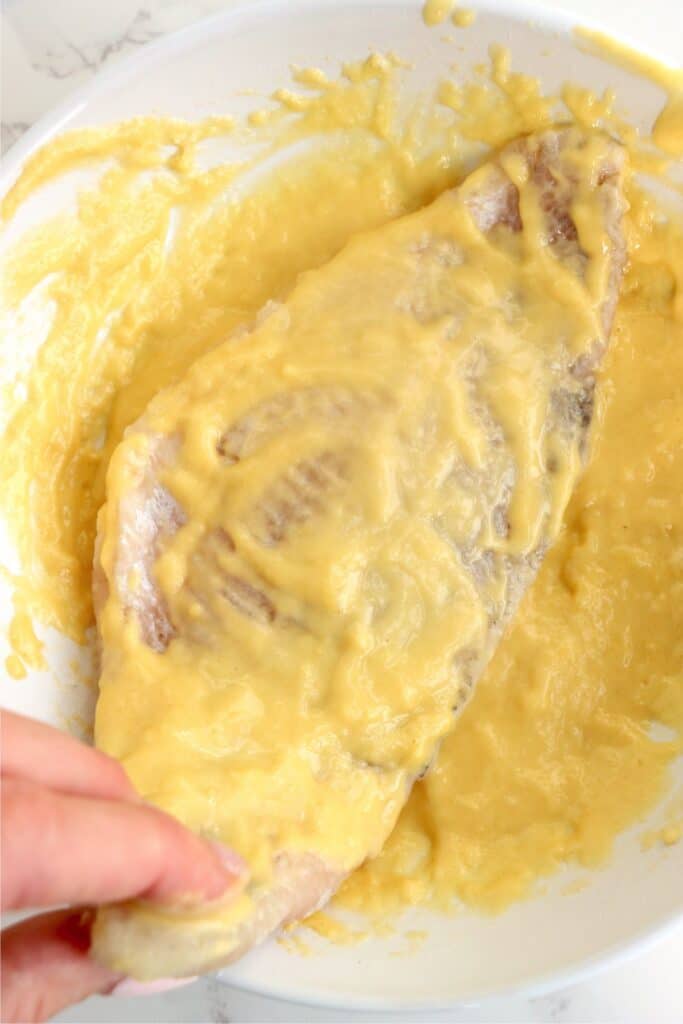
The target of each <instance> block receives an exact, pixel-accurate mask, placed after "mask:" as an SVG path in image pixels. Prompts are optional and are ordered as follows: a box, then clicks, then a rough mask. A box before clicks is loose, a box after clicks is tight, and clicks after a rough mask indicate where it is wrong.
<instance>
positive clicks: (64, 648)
mask: <svg viewBox="0 0 683 1024" xmlns="http://www.w3.org/2000/svg"><path fill="white" fill-rule="evenodd" d="M477 6H478V9H479V14H478V17H477V20H476V22H475V24H474V25H473V26H472V27H471V28H469V29H468V30H467V34H466V35H463V36H462V42H463V43H464V44H465V47H466V52H464V53H462V52H461V53H458V60H459V62H460V63H461V65H462V69H463V71H466V69H467V67H468V66H470V65H474V64H476V63H478V62H480V61H482V60H484V59H485V58H486V53H487V49H488V46H489V44H490V43H492V42H502V43H504V44H505V45H507V46H509V47H510V49H511V51H512V57H513V65H514V67H515V68H516V69H520V70H524V71H526V72H529V73H531V74H534V75H537V76H539V77H540V78H541V80H542V82H543V84H544V86H545V87H546V88H547V89H555V88H557V87H558V86H559V85H560V84H561V83H562V81H563V80H565V79H566V78H571V79H572V80H574V81H580V82H582V83H584V84H586V85H587V86H589V87H591V88H593V89H599V90H600V89H602V88H604V87H606V86H611V87H613V88H614V89H615V90H616V92H617V95H618V98H619V104H620V106H621V107H622V108H625V109H626V111H628V113H629V116H630V118H631V119H632V120H633V122H634V123H635V124H637V125H640V126H642V127H647V126H648V125H649V124H650V122H651V120H652V117H653V115H654V114H655V113H656V112H657V111H658V109H659V107H660V105H661V98H662V97H661V94H660V93H659V91H658V90H657V89H656V88H655V87H654V86H652V85H651V84H649V83H648V82H644V81H642V80H640V79H638V78H637V77H635V76H634V75H632V74H630V73H629V72H627V71H624V70H620V69H617V68H615V67H613V66H610V65H608V64H606V63H604V62H603V61H602V60H600V59H598V58H596V57H592V56H588V55H587V54H585V53H581V52H580V51H579V50H578V49H577V48H576V46H575V44H574V41H573V39H572V28H573V20H572V19H571V18H569V17H567V16H564V15H558V14H556V13H553V14H550V13H548V12H543V11H541V10H539V9H536V8H532V7H527V6H525V5H523V4H521V3H512V2H510V3H498V2H495V0H490V2H486V3H482V4H478V5H477ZM419 10H420V8H419V4H418V3H417V2H414V0H375V2H373V3H364V2H359V0H338V2H337V3H331V2H326V0H316V2H309V0H276V2H271V3H264V4H257V5H253V4H251V5H249V6H246V7H243V8H236V9H233V10H230V11H228V12H226V13H225V14H222V15H219V16H218V17H215V18H211V19H209V20H207V21H204V22H202V23H200V24H198V25H196V26H194V27H192V28H190V29H188V30H185V31H183V32H180V33H179V34H177V35H175V36H172V37H169V38H167V39H165V40H163V41H161V42H159V43H156V44H153V45H151V46H148V47H146V48H145V49H144V50H143V51H142V52H140V53H139V54H137V55H135V56H133V57H132V58H131V59H129V60H127V61H124V62H122V63H120V64H118V65H116V66H115V67H114V68H113V69H112V70H110V71H107V72H105V73H103V74H100V75H99V76H98V77H97V78H96V79H95V80H94V81H93V82H92V83H91V84H89V85H88V86H87V87H86V88H85V89H83V90H81V92H80V93H79V94H77V96H75V97H74V98H73V99H72V100H70V101H69V102H68V103H66V104H64V105H62V106H61V107H60V108H59V109H58V110H57V111H55V112H54V113H53V114H52V115H50V116H49V117H47V118H45V119H43V121H41V122H40V123H39V124H38V125H37V126H36V127H35V128H34V129H33V130H32V131H31V132H29V133H28V135H27V136H26V137H25V138H24V139H23V140H22V141H21V142H20V143H19V144H18V145H17V146H15V147H14V149H13V150H12V151H11V152H10V154H9V156H8V158H7V160H6V162H5V167H4V174H3V181H2V191H4V189H5V188H6V187H7V186H8V185H9V183H10V182H11V180H12V179H13V178H14V177H15V176H16V174H17V172H18V169H19V167H20V166H21V164H22V163H23V161H24V160H25V158H26V157H27V156H28V155H29V154H30V153H31V152H32V151H33V150H34V149H35V148H36V147H38V146H39V145H40V144H42V143H43V142H45V141H46V140H48V139H49V138H51V137H52V136H54V135H55V134H57V133H58V132H60V131H63V130H64V129H67V128H73V127H78V126H83V125H90V124H101V123H104V122H107V121H112V120H118V119H122V118H127V117H131V116H133V115H139V114H149V113H168V114H173V115H176V116H181V117H187V118H197V117H199V116H201V115H203V114H205V113H208V112H216V111H220V112H231V111H235V110H243V109H244V106H245V104H246V103H248V102H249V101H248V100H247V99H245V98H244V96H241V97H237V96H236V95H235V93H236V92H237V90H244V88H245V87H247V86H249V87H252V88H254V89H256V90H258V91H259V92H261V93H268V92H269V91H271V90H272V89H273V88H275V87H277V86H278V85H280V84H282V83H283V82H285V81H286V80H287V77H288V68H289V66H290V64H292V63H296V64H300V65H304V66H305V65H309V64H312V63H313V64H317V65H322V66H323V67H325V68H327V69H329V70H330V71H331V72H334V71H335V70H336V69H337V68H338V65H339V63H340V62H341V61H344V60H351V59H357V58H358V57H359V56H362V55H364V54H365V53H367V52H368V50H369V49H373V48H377V49H381V50H388V49H393V50H395V51H396V52H397V53H398V54H400V55H401V56H402V57H404V58H406V59H408V60H410V61H412V62H413V63H414V65H415V68H416V72H415V73H414V74H413V75H412V76H411V78H412V81H413V83H414V85H416V86H420V87H424V86H425V85H426V84H429V83H430V82H434V81H436V79H437V78H438V77H439V76H440V75H442V74H444V73H445V72H446V71H447V68H448V63H449V61H450V60H452V59H453V53H452V50H451V49H450V48H449V47H446V46H444V45H443V44H442V43H441V42H440V34H441V33H440V32H439V30H436V31H435V30H428V29H427V28H425V27H423V26H422V24H421V20H420V17H419ZM676 17H677V16H676V14H675V13H674V11H673V9H672V26H671V27H672V30H673V29H674V28H675V24H674V23H675V19H676ZM674 45H675V46H679V47H680V39H678V40H675V41H674ZM680 56H681V54H674V55H673V57H674V59H675V58H677V57H678V58H680ZM669 59H670V60H671V55H669ZM67 199H68V195H67V192H66V191H65V190H64V189H60V188H56V189H55V188H52V187H51V188H50V189H48V190H46V191H45V193H44V194H43V195H42V196H41V197H40V198H39V200H38V201H37V202H34V203H33V204H31V205H30V206H29V208H28V209H27V211H26V213H25V214H23V215H22V217H20V218H19V221H18V224H17V229H20V228H21V227H22V226H25V224H26V223H27V219H28V218H30V219H31V220H35V219H36V218H40V217H42V216H45V215H46V214H48V213H52V212H54V210H55V208H56V207H57V206H58V205H60V204H61V203H62V202H64V201H65V200H67ZM14 234H15V229H12V231H11V232H10V235H9V238H10V240H11V237H12V236H13V235H14ZM0 525H1V524H0ZM0 560H1V561H3V562H4V561H10V562H11V560H12V552H11V550H10V549H9V547H8V545H7V544H5V545H4V547H3V546H2V544H1V536H0ZM0 600H2V601H4V604H2V605H0V614H1V615H2V618H3V619H4V620H5V621H6V619H7V617H8V614H9V609H8V602H7V595H6V594H4V595H3V594H0ZM47 641H48V651H49V660H50V664H51V666H52V667H57V668H58V674H59V676H60V677H61V678H62V679H64V677H65V674H66V672H67V668H66V666H67V664H68V662H69V661H70V660H71V659H72V658H73V653H74V651H73V648H72V647H71V645H69V644H68V643H67V642H66V641H64V640H63V639H62V638H61V637H59V636H55V635H50V636H47ZM4 653H5V652H4V651H2V650H0V655H1V656H3V657H4ZM0 664H1V662H0ZM1 685H2V701H3V703H4V704H5V705H7V706H11V707H14V708H15V709H17V710H21V711H24V712H27V713H29V714H33V715H35V716H37V717H40V718H43V719H45V720H47V721H54V722H60V721H63V720H64V717H65V716H66V717H68V716H70V715H72V714H73V713H74V711H76V712H78V713H81V714H90V713H91V710H92V695H91V694H90V693H89V692H88V691H87V690H85V688H83V687H80V686H79V685H78V684H77V683H75V682H74V684H73V685H71V686H66V687H65V686H64V685H63V684H62V685H61V686H58V685H57V684H55V683H54V681H53V677H52V675H51V674H50V673H49V672H42V673H38V672H36V673H33V674H32V675H31V676H30V677H29V678H28V679H27V680H25V681H22V683H21V684H17V683H16V682H14V681H11V680H6V679H3V680H2V682H1ZM678 781H679V782H680V781H683V765H680V766H679V771H678ZM660 817H661V811H660V815H659V817H658V815H657V812H654V814H653V818H652V822H653V823H657V824H659V823H660ZM642 829H643V826H640V827H639V828H638V829H637V830H634V831H633V833H631V834H627V835H624V836H623V837H621V839H620V840H619V842H618V844H617V848H616V851H615V854H614V857H613V859H612V861H611V863H610V864H609V866H608V867H607V868H606V869H604V870H602V871H599V872H596V873H594V874H592V875H591V876H590V884H589V885H588V886H587V888H585V889H584V890H583V891H580V892H576V893H574V894H573V895H567V894H566V893H565V892H564V890H566V888H567V884H568V882H570V881H572V880H573V879H575V878H576V877H577V872H576V871H574V870H569V869H567V870H566V871H564V872H562V873H560V874H559V875H558V876H556V877H555V878H554V879H552V880H551V882H550V883H549V884H548V886H547V888H546V891H545V893H544V894H543V895H542V896H539V897H538V898H536V899H533V900H530V901H528V902H524V903H520V904H518V905H517V906H514V907H513V908H512V909H511V910H509V911H508V912H507V913H505V914H503V915H501V916H498V917H485V916H478V915H475V914H472V913H460V914H458V915H457V916H454V917H440V916H435V915H432V914H428V913H426V912H417V911H416V912H414V913H411V914H409V915H406V918H405V919H404V921H403V922H402V929H403V931H405V930H408V929H424V930H426V931H427V933H428V937H427V939H426V940H425V942H424V943H423V944H422V945H420V946H419V947H418V948H417V949H415V950H414V951H412V952H411V953H409V954H407V953H405V950H406V947H407V946H408V945H409V943H408V941H407V940H406V938H405V936H404V935H403V931H402V930H399V932H398V933H397V934H396V935H395V936H393V937H391V938H389V939H375V940H372V941H369V942H367V943H366V944H363V945H361V946H359V947H333V946H327V945H325V944H324V943H322V942H321V943H319V944H317V946H316V954H315V955H314V956H311V957H301V956H298V955H295V954H293V953H290V952H287V951H286V949H284V948H282V947H281V946H278V945H276V944H275V943H271V944H269V945H267V946H266V947H264V948H263V949H261V950H259V951H257V952H255V953H254V954H252V955H250V956H249V957H247V958H246V959H245V960H243V961H242V962H241V963H239V964H237V965H236V966H234V967H233V968H231V969H230V970H229V971H226V972H225V976H226V980H229V981H230V983H231V984H233V985H236V986H239V987H243V988H245V989H250V990H254V991H258V992H261V993H264V994H269V995H273V996H279V997H283V998H286V999H291V1000H295V1001H299V1002H308V1003H321V1004H332V1005H338V1006H345V1007H348V1008H351V1007H364V1008H366V1009H371V1008H377V1009H378V1008H384V1009H386V1008H389V1007H395V1008H399V1007H400V1008H404V1009H407V1008H409V1007H412V1008H418V1007H423V1008H426V1007H432V1008H435V1007H437V1006H445V1005H453V1004H455V1003H459V1002H465V1001H470V1000H475V999H476V1000H479V999H481V998H484V997H486V996H489V995H493V994H499V993H502V992H506V991H507V992H512V991H524V992H525V993H526V994H535V993H539V992H541V991H544V990H547V989H550V988H553V987H556V986H559V985H561V984H566V983H567V982H569V981H572V980H576V979H578V978H579V977H581V976H583V975H585V974H587V973H589V972H591V971H593V970H595V969H596V968H597V967H598V966H600V965H605V964H606V963H608V962H613V961H614V959H615V958H616V957H618V956H622V955H625V954H627V953H629V952H634V951H636V950H642V948H643V947H644V945H645V944H646V943H647V942H649V941H652V940H653V939H654V938H655V937H656V935H658V934H661V933H662V932H663V931H664V930H665V929H666V928H667V926H668V925H670V924H673V922H674V921H675V920H676V919H679V918H680V917H681V916H682V915H683V886H682V885H681V878H682V877H683V844H679V845H678V846H674V847H672V848H670V849H667V850H662V849H654V850H652V851H650V852H648V853H647V854H644V853H642V852H641V850H640V844H639V841H638V836H639V835H640V833H641V832H642ZM400 950H403V951H404V955H402V956H399V957H397V956H396V955H395V954H396V951H400Z"/></svg>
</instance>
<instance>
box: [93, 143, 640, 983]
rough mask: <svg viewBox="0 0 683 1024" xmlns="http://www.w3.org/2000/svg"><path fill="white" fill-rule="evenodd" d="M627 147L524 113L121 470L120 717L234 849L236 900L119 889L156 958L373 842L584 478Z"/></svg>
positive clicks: (179, 389) (98, 592)
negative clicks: (139, 899) (184, 902)
mask: <svg viewBox="0 0 683 1024" xmlns="http://www.w3.org/2000/svg"><path fill="white" fill-rule="evenodd" d="M623 163H624V152H623V150H622V149H621V147H620V146H618V145H617V144H615V143H614V142H612V141H610V140H609V139H608V138H607V137H606V136H603V135H601V134H599V133H586V132H583V131H581V130H579V129H574V128H571V129H561V130H550V131H547V132H544V133H540V134H537V135H532V136H529V137H527V138H523V139H519V140H517V141H515V142H513V143H511V144H510V145H508V146H507V147H506V148H504V149H503V150H502V151H501V152H500V154H499V155H498V156H497V157H496V158H495V159H493V160H492V161H490V162H488V163H486V164H485V165H483V166H482V167H481V168H479V170H477V171H475V172H474V173H473V174H472V175H470V177H469V178H467V179H466V181H465V182H464V183H463V184H462V186H461V187H460V188H458V189H457V190H452V191H447V192H445V193H444V194H443V195H442V196H441V197H440V198H439V199H437V200H436V201H435V202H434V203H432V204H431V205H430V206H428V207H426V208H425V209H423V210H421V211H419V212H417V213H415V214H412V215H410V216H407V217H404V218H401V219H398V220H396V221H394V222H393V223H390V224H388V225H386V226H385V227H382V228H379V229H377V230H376V231H374V232H370V233H368V234H365V235H360V236H358V237H357V238H355V239H353V240H352V241H351V242H350V243H349V244H348V245H347V246H346V247H345V248H344V249H343V250H342V252H341V253H340V254H339V255H338V256H337V257H335V258H334V259H333V260H332V261H331V262H330V263H329V264H328V265H326V266H324V267H322V268H320V269H319V270H315V271H311V272H309V273H307V274H304V275H302V276H301V277H300V278H299V280H298V282H297V283H296V285H295V286H294V288H293V290H292V292H291V293H290V295H289V296H288V298H287V299H286V300H285V301H284V302H283V303H281V304H272V305H269V306H267V307H266V308H265V309H264V310H263V312H262V314H261V316H260V317H259V318H258V320H257V322H256V323H255V324H254V325H253V326H252V329H251V330H249V331H247V332H246V333H242V334H240V335H239V336H236V337H233V338H230V339H228V340H227V341H226V342H225V343H224V344H223V345H221V346H220V347H219V348H217V349H216V350H214V351H213V352H211V353H209V354H208V355H207V356H205V357H203V358H201V359H200V360H198V361H197V362H196V363H195V364H194V365H193V366H192V367H191V368H190V370H189V371H188V372H187V374H186V376H185V377H184V379H182V380H181V382H180V383H179V384H177V385H175V386H173V387H171V388H169V389H168V390H166V391H164V392H161V393H160V394H159V395H158V396H157V397H156V398H155V399H153V401H152V402H151V404H150V405H149V407H148V409H147V411H146V412H145V413H144V415H143V417H142V418H141V419H140V420H139V421H138V422H137V423H135V424H134V425H133V426H132V427H131V428H130V429H129V430H128V432H127V434H126V437H125V439H124V440H123V442H122V443H121V445H120V446H119V448H118V449H117V450H116V452H115V453H114V456H113V458H112V460H111V463H110V466H109V471H108V476H107V502H106V505H105V506H104V508H103V510H102V512H101V515H100V519H99V538H98V552H97V556H96V572H95V602H96V606H97V612H98V627H99V634H100V640H101V648H102V675H101V681H100V699H99V703H98V710H97V721H96V741H97V743H98V745H99V746H100V747H101V748H102V749H104V750H106V751H107V752H108V753H111V754H113V755H114V756H116V757H118V758H120V759H121V760H122V761H123V763H124V765H125V766H126V769H127V771H128V772H129V774H130V776H131V778H132V779H133V780H134V782H135V784H136V786H137V787H138V789H139V790H140V792H141V793H142V794H143V795H144V796H146V797H147V798H149V799H152V800H154V801H157V802H160V803H161V804H162V805H163V806H165V807H166V808H167V809H169V810H171V811H172V812H173V813H175V814H177V816H178V817H179V818H180V819H181V820H183V821H184V822H185V823H186V824H188V825H189V826H190V827H192V828H195V829H197V830H198V831H202V832H203V833H204V834H206V835H209V836H212V837H213V838H215V839H217V840H219V841H221V842H223V843H225V844H226V845H228V846H230V847H232V848H234V849H236V850H237V851H238V852H239V853H240V854H241V855H242V856H243V857H244V859H245V861H246V863H247V865H248V869H249V877H248V880H247V881H246V883H245V887H244V889H243V891H242V893H241V895H240V896H239V897H238V898H237V899H233V900H232V901H231V902H230V904H229V905H226V906H220V907H214V908H210V909H208V910H207V909H203V910H201V911H196V912H193V911H188V910H186V909H185V910H181V909H178V910H173V909H171V910H168V911H159V910H152V909H151V908H149V907H146V906H143V905H130V906H117V907H112V908H109V909H107V910H105V911H104V912H102V913H101V914H100V915H99V918H98V922H97V924H96V928H95V947H94V948H95V953H96V955H97V956H99V957H100V958H101V959H103V960H104V961H106V962H107V963H109V964H111V965H112V966H114V967H115V968H116V969H118V970H121V971H124V972H126V973H128V974H131V975H134V976H136V977H140V978H151V977H154V976H161V975H169V974H170V975H181V974H194V973H197V972H198V971H202V970H207V969H211V968H215V967H217V966H219V965H221V964H224V963H227V962H229V961H231V960H234V959H235V958H237V957H239V956H240V955H242V954H243V953H244V952H245V951H246V950H247V949H249V948H250V947H251V946H253V945H254V944H255V943H257V942H259V941H261V940H262V939H263V938H265V937H266V936H267V935H269V934H271V933H272V932H273V931H275V930H277V929H278V928H279V927H280V926H281V925H282V924H284V923H286V922H288V921H290V920H293V919H298V918H300V917H302V916H304V915H306V914H308V913H310V912H311V911H312V910H313V909H315V908H316V907H318V906H320V905H321V904H322V903H324V902H325V901H326V900H327V899H329V897H330V896H331V894H332V893H333V892H334V891H335V889H336V888H337V887H338V885H339V884H340V883H341V881H342V880H343V879H344V878H345V877H346V876H347V875H348V874H349V872H351V871H352V870H353V869H354V868H356V867H357V866H358V865H359V864H361V863H363V862H364V861H365V860H366V859H367V858H368V857H372V856H373V855H375V854H377V853H378V852H379V850H380V849H381V847H382V845H383V843H384V842H385V840H386V838H387V836H388V835H389V833H390V832H391V830H392V828H393V826H394V824H395V822H396V819H397V816H398V814H399V812H400V810H401V808H402V807H403V805H404V804H405V802H406V800H407V798H408V795H409V793H410V789H411V786H412V783H413V782H414V780H415V779H416V778H417V777H418V776H419V775H421V774H423V773H424V772H425V771H426V770H428V768H429V766H430V764H431V762H432V760H433V758H434V756H435V754H436V752H437V750H438V747H439V743H440V741H441V740H442V739H443V738H444V736H446V735H447V733H448V732H449V731H450V729H451V728H452V724H453V722H454V718H455V713H456V712H457V711H458V710H459V709H460V708H461V707H462V706H463V705H464V702H465V700H466V698H467V696H468V694H469V693H470V692H471V690H472V687H473V686H474V684H475V683H476V681H477V679H478V678H479V676H480V674H481V672H482V670H483V668H484V667H485V665H486V663H487V661H488V659H489V658H490V656H491V654H492V652H493V649H494V647H495V645H496V643H497V641H498V639H499V638H500V636H501V634H502V631H503V629H504V628H505V625H506V624H507V622H508V621H509V620H510V618H511V616H512V614H513V612H514V610H515V608H516V606H517V604H518V603H519V600H520V598H521V596H522V595H523V593H524V592H525V590H526V588H527V587H528V585H529V584H530V582H531V581H532V579H533V577H534V575H535V573H536V571H537V569H538V566H539V565H540V563H541V561H542V559H543V556H544V554H545V553H546V551H547V550H548V548H549V547H550V545H551V544H552V543H553V541H554V540H555V538H556V537H557V535H558V532H559V529H560V526H561V522H562V516H563V513H564V511H565V508H566V506H567V503H568V501H569V498H570V496H571V494H572V491H573V488H574V486H575V484H576V482H577V480H578V478H579V475H580V472H581V469H582V465H583V462H584V459H585V453H586V439H587V433H588V430H589V427H590V422H591V417H592V409H593V391H594V371H595V370H596V368H597V366H598V364H599V362H600V360H601V357H602V355H603V354H604V352H605V349H606V345H607V341H608V338H609V334H610V330H611V324H612V318H613V314H614V309H615V305H616V301H617V297H618V292H619V286H620V280H621V274H622V270H623V264H624V259H625V244H624V240H623V236H622V225H621V222H622V215H623V212H624V208H625V202H624V199H623V196H622V169H623Z"/></svg>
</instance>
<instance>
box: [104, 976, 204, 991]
mask: <svg viewBox="0 0 683 1024" xmlns="http://www.w3.org/2000/svg"><path fill="white" fill-rule="evenodd" d="M196 980H197V975H196V974H195V975H194V976H193V977H191V978H157V979H156V980H155V981H136V980H135V978H124V979H123V981H119V982H117V984H116V985H114V987H113V989H112V990H111V992H110V993H109V995H110V996H156V995H159V994H160V993H161V992H170V991H171V990H172V989H174V988H182V987H183V986H184V985H191V984H192V982H193V981H196Z"/></svg>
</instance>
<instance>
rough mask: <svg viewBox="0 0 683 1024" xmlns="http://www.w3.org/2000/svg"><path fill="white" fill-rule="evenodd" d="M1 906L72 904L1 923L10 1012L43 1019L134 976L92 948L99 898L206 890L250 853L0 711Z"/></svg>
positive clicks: (9, 1017)
mask: <svg viewBox="0 0 683 1024" xmlns="http://www.w3.org/2000/svg"><path fill="white" fill-rule="evenodd" d="M0 727H1V730H2V743H1V748H0V749H1V763H2V854H1V856H2V879H1V890H2V910H3V911H9V910H13V911H16V910H27V909H29V908H30V909H32V910H36V909H42V908H49V907H54V906H57V905H64V904H66V905H68V906H67V907H66V909H63V910H58V911H52V912H49V913H42V914H39V915H37V916H35V917H31V918H28V919H26V920H24V921H22V922H21V923H19V924H16V925H14V926H12V927H10V928H6V929H4V930H3V932H2V1019H3V1020H4V1021H26V1022H28V1021H42V1020H46V1019H48V1018H49V1017H51V1016H52V1015H53V1014H55V1013H58V1012H59V1011H60V1010H62V1009H63V1008H64V1007H66V1006H69V1005H71V1004H73V1003H76V1002H79V1001H80V1000H81V999H85V998H86V997H87V996H89V995H92V994H94V993H108V992H111V991H112V990H114V989H116V988H118V987H119V986H120V985H121V984H122V983H124V984H125V979H123V978H122V977H121V975H117V974H114V973H112V972H111V971H110V970H108V969H106V968H104V967H101V966H100V965H99V964H97V963H95V961H94V960H92V959H91V958H90V957H89V955H88V954H89V949H90V928H91V924H92V921H93V918H94V912H95V907H96V906H97V905H98V904H100V903H111V902H116V901H118V900H124V899H131V898H137V899H139V898H142V899H145V900H151V901H153V902H160V903H164V902H173V903H178V902H183V901H188V902H192V903H202V902H209V901H211V900H215V899H219V898H221V897H223V896H224V895H225V894H226V893H227V892H228V891H229V890H230V889H231V888H233V887H236V886H237V885H238V884H239V880H240V878H241V875H242V871H241V868H242V865H241V863H240V861H239V859H238V858H236V857H235V856H234V855H233V854H231V853H230V852H229V851H227V850H221V849H220V848H218V847H217V846H216V845H213V844H211V843H209V842H206V841H205V840H203V839H201V838H199V837H198V836H196V835H194V834H193V833H191V832H189V831H187V829H185V828H183V826H182V825H180V824H179V823H178V822H177V821H175V820H174V819H173V818H171V817H169V816H168V815H166V814H164V813H162V812H161V811H159V810H157V809H156V808H153V807H150V806H148V805H147V804H145V803H143V802H142V800H141V799H140V797H139V796H138V795H137V794H136V792H135V790H134V789H133V786H132V785H131V783H130V781H129V780H128V778H127V776H126V774H125V772H124V770H123V768H122V767H121V766H120V765H119V764H118V763H117V762H116V761H114V760H112V759H111V758H109V757H107V756H106V755H105V754H102V753H100V752H99V751H97V750H93V749H91V748H90V747H87V746H84V745H83V744H81V743H78V742H77V741H76V740H74V739H72V738H71V737H69V736H66V735H65V734H63V733H61V732H58V731H57V730H56V729H51V728H50V727H49V726H46V725H42V724H41V723H39V722H34V721H31V720H30V719H27V718H23V717H21V716H20V715H15V714H11V713H10V712H2V714H1V717H0Z"/></svg>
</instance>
